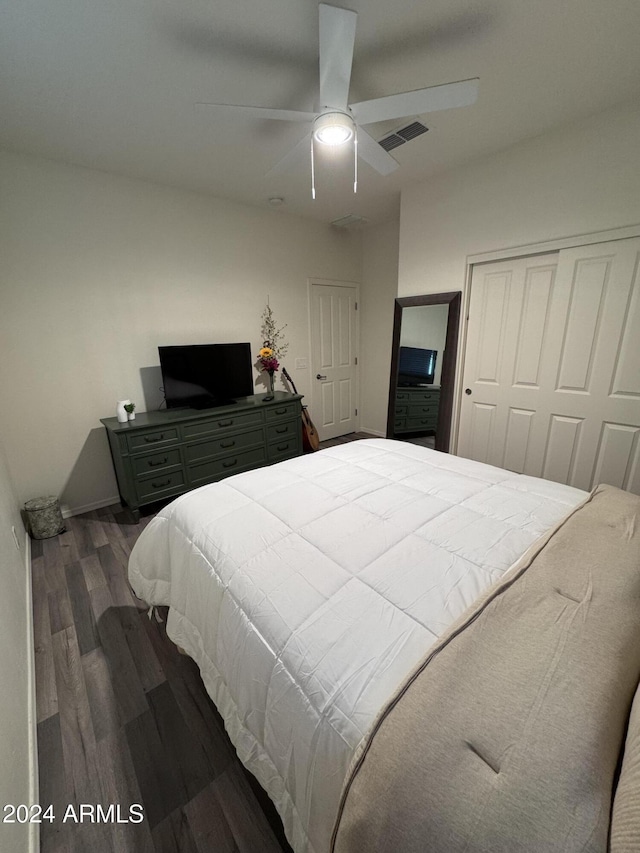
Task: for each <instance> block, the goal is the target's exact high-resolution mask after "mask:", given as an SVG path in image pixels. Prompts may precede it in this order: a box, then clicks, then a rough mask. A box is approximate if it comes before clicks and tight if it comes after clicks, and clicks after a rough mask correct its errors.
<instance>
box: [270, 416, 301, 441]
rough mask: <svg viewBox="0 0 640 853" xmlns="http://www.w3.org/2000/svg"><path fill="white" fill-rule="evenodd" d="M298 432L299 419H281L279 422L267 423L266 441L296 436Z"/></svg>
mask: <svg viewBox="0 0 640 853" xmlns="http://www.w3.org/2000/svg"><path fill="white" fill-rule="evenodd" d="M299 432H300V421H299V420H298V419H297V418H296V419H295V421H283V422H282V423H279V422H278V421H276V423H272V424H269V425H268V426H267V441H268V442H272V441H278V440H280V439H283V438H288V437H294V438H297V436H298V433H299Z"/></svg>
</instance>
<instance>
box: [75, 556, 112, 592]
mask: <svg viewBox="0 0 640 853" xmlns="http://www.w3.org/2000/svg"><path fill="white" fill-rule="evenodd" d="M80 567H81V568H82V572H83V574H84V582H85V584H86V585H87V590H88V591H89V592H91V590H92V589H95V588H96V587H98V586H106V585H107V579H106V578H105V576H104V572H103V571H102V566H101V565H100V560H99V559H98V555H97V554H89V556H88V557H82V558H81V559H80Z"/></svg>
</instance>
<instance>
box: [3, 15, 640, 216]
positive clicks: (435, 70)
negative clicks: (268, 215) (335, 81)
mask: <svg viewBox="0 0 640 853" xmlns="http://www.w3.org/2000/svg"><path fill="white" fill-rule="evenodd" d="M334 5H337V6H339V5H344V6H345V7H347V6H348V8H351V9H353V10H355V11H357V12H358V14H359V17H358V26H357V32H356V46H355V55H354V63H353V76H352V85H351V93H350V99H349V100H350V103H352V102H354V101H361V100H365V99H368V98H377V97H381V96H383V95H388V94H393V93H395V92H401V91H407V90H411V89H417V88H422V87H425V86H432V85H437V84H441V83H448V82H452V81H456V80H463V79H466V78H470V77H480V95H479V99H478V102H477V103H476V104H475V105H474V106H471V107H466V108H462V109H457V110H448V111H443V112H439V113H432V114H430V115H428V116H424V117H422V121H423V122H424V123H425V124H426V125H427V126H428V127H429V132H428V133H426V134H424V135H423V136H421V137H419V138H418V139H415V140H413V141H412V142H409V143H408V144H406V145H404V146H403V147H401V148H399V149H396V150H395V151H394V152H392V154H393V156H395V157H396V159H397V160H398V161H399V163H400V168H399V169H397V170H396V171H395V172H394V173H392V174H391V175H389V176H388V177H381V176H380V175H378V174H377V173H376V172H374V171H373V170H372V169H371V168H370V167H369V166H367V165H366V164H364V163H362V161H360V164H359V184H358V194H357V195H356V196H354V195H353V192H352V170H353V163H352V160H351V159H349V160H348V162H344V163H342V164H336V163H331V162H323V163H320V164H317V176H316V184H317V200H316V201H315V202H314V201H312V200H311V193H310V164H309V158H308V156H307V154H306V153H302V154H301V155H300V157H299V158H298V160H297V161H295V162H294V163H293V165H292V166H291V167H290V168H289V170H288V171H287V172H286V173H285V175H284V176H280V177H278V178H277V179H267V178H266V177H265V175H266V173H267V172H268V171H269V169H270V168H271V167H272V166H273V165H274V164H275V163H277V162H278V161H279V160H280V159H281V157H282V156H284V154H286V153H287V151H288V150H289V149H290V148H292V147H293V146H294V145H295V144H296V143H297V142H298V140H299V139H300V137H301V136H302V135H303V134H304V133H305V128H304V126H301V125H295V124H291V125H290V124H285V123H283V122H265V121H259V122H256V121H253V120H246V119H242V120H240V119H238V120H237V121H231V119H229V118H228V117H225V119H224V121H221V120H220V119H219V118H217V117H210V116H203V115H202V113H201V112H199V111H198V110H196V109H195V106H194V105H195V104H196V103H197V102H202V101H205V102H221V103H235V104H251V105H256V106H268V107H281V108H287V109H301V110H313V109H315V108H316V107H317V104H316V98H317V94H318V91H317V90H318V5H317V2H315V0H213V2H211V0H209V2H207V1H206V0H107V2H105V0H54V2H51V0H3V2H2V4H1V9H0V147H4V148H7V149H10V150H14V151H25V152H30V153H33V154H37V155H42V156H44V157H49V158H52V159H56V160H62V161H65V162H67V163H73V164H78V165H82V166H88V167H90V168H95V169H101V170H104V171H108V172H114V173H117V174H122V175H128V176H133V177H138V178H143V179H148V180H152V181H157V182H161V183H165V184H169V185H172V186H177V187H184V188H188V189H192V190H197V191H200V192H207V193H212V194H214V195H216V196H220V197H223V198H229V199H236V200H238V201H241V202H247V203H249V204H255V205H259V206H262V207H267V206H268V205H267V199H268V198H269V197H270V196H276V195H279V196H283V197H284V198H285V200H286V203H285V205H284V206H283V207H282V208H281V209H283V210H286V211H288V212H290V213H295V214H300V215H303V216H310V217H314V218H317V219H320V220H322V221H325V222H330V221H332V220H334V219H336V218H338V217H341V216H344V215H346V214H349V213H355V214H359V215H361V216H364V217H366V218H367V219H368V220H370V221H371V222H381V221H384V220H387V219H390V218H392V217H394V216H395V215H397V212H398V208H399V196H400V190H401V189H402V188H403V187H406V186H409V185H411V184H413V183H415V182H416V181H422V180H424V179H425V178H427V177H428V176H430V175H433V174H435V173H437V172H442V171H444V170H447V169H451V168H453V167H455V166H456V165H458V164H460V163H462V162H465V161H467V160H470V159H472V158H475V157H478V156H481V155H483V154H487V153H489V152H493V151H498V150H500V149H502V148H505V147H507V146H509V145H512V144H513V143H515V142H518V141H520V140H522V139H526V138H528V137H533V136H537V135H539V134H541V133H544V132H545V131H547V130H549V129H550V128H553V127H556V126H559V125H562V124H565V123H567V122H571V121H573V120H576V119H578V118H581V117H585V116H588V115H591V114H594V113H597V112H600V111H601V110H604V109H606V108H607V107H609V106H612V105H614V104H616V103H619V102H622V101H626V100H628V99H632V98H634V97H637V96H639V95H640V50H639V49H638V44H639V39H638V37H639V35H640V0H466V2H465V0H431V2H414V0H394V1H393V2H389V0H384V2H383V0H350V2H345V3H344V4H341V3H339V2H335V3H334ZM410 120H411V119H407V120H405V121H403V120H401V121H400V122H393V123H391V124H389V123H388V122H387V123H385V124H383V125H369V126H368V127H367V130H368V131H369V132H370V133H371V135H373V136H374V137H375V138H377V139H379V138H382V136H384V135H386V133H388V132H389V131H390V130H393V129H395V128H398V127H402V126H403V125H405V124H408V123H409V121H410Z"/></svg>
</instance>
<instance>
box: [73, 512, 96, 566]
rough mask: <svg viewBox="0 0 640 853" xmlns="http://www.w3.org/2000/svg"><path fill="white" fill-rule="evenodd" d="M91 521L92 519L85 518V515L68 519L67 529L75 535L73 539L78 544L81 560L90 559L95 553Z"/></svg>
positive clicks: (77, 549) (77, 548)
mask: <svg viewBox="0 0 640 853" xmlns="http://www.w3.org/2000/svg"><path fill="white" fill-rule="evenodd" d="M89 520H90V519H87V518H85V517H84V516H83V515H74V516H72V517H71V518H69V519H67V527H68V530H70V531H71V533H72V534H73V538H74V540H75V543H76V551H77V553H78V557H79V558H80V559H82V558H83V557H88V556H89V554H92V553H93V552H94V551H95V546H94V544H93V542H92V540H91V534H90V532H89V527H88V525H89Z"/></svg>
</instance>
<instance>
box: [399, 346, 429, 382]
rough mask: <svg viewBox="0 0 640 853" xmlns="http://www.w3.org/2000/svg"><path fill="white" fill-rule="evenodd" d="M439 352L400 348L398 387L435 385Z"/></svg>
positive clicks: (416, 348)
mask: <svg viewBox="0 0 640 853" xmlns="http://www.w3.org/2000/svg"><path fill="white" fill-rule="evenodd" d="M437 357H438V352H437V350H434V349H421V348H420V347H400V358H399V361H398V385H433V380H434V378H435V373H436V358H437Z"/></svg>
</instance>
